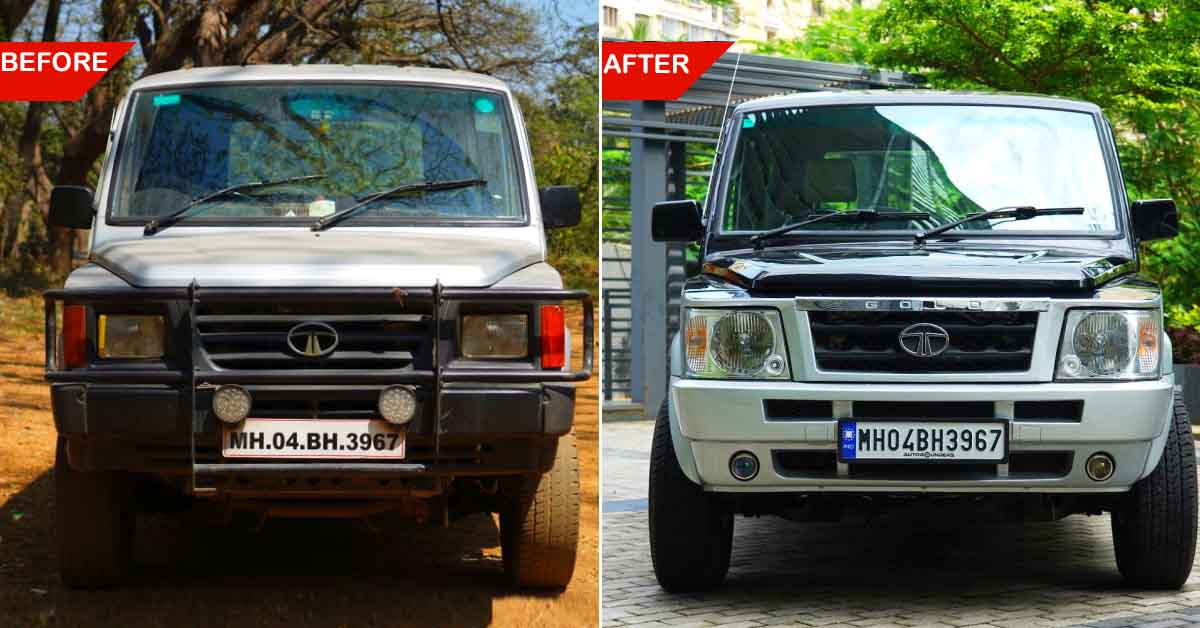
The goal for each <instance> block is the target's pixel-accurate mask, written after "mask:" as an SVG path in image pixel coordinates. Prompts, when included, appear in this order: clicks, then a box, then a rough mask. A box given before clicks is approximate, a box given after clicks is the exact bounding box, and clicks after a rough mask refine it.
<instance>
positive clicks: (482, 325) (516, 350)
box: [462, 314, 529, 358]
mask: <svg viewBox="0 0 1200 628" xmlns="http://www.w3.org/2000/svg"><path fill="white" fill-rule="evenodd" d="M462 355H463V357H464V358H523V357H525V356H527V355H529V316H527V315H525V314H466V315H464V316H463V317H462Z"/></svg>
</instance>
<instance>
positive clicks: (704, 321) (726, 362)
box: [683, 309, 790, 379]
mask: <svg viewBox="0 0 1200 628" xmlns="http://www.w3.org/2000/svg"><path fill="white" fill-rule="evenodd" d="M686 319H687V320H686V323H685V325H684V339H683V342H684V353H685V358H686V362H687V373H688V375H690V376H692V377H712V378H739V379H751V378H754V379H788V378H789V377H790V375H789V373H788V363H787V357H785V356H786V354H787V351H786V349H785V344H784V341H783V326H782V325H781V324H780V320H779V313H778V312H774V311H765V310H717V309H688V310H686Z"/></svg>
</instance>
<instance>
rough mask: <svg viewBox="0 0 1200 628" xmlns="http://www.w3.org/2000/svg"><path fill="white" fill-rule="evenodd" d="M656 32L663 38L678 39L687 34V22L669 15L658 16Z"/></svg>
mask: <svg viewBox="0 0 1200 628" xmlns="http://www.w3.org/2000/svg"><path fill="white" fill-rule="evenodd" d="M658 32H659V34H660V35H661V36H662V38H663V39H668V40H669V39H679V38H681V37H685V36H687V23H686V22H682V21H680V20H676V19H672V18H669V17H660V18H658Z"/></svg>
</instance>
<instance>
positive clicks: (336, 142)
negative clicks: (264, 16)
mask: <svg viewBox="0 0 1200 628" xmlns="http://www.w3.org/2000/svg"><path fill="white" fill-rule="evenodd" d="M579 213H580V202H579V195H578V193H577V192H576V191H575V189H574V188H561V187H557V188H546V189H542V190H540V191H539V190H538V189H537V187H536V184H535V179H534V176H533V167H532V162H531V160H530V152H529V144H528V141H527V139H526V136H525V129H524V127H523V123H522V120H521V116H520V113H519V111H518V108H517V102H516V99H515V98H514V97H513V95H512V94H511V93H510V91H509V90H508V88H507V87H506V86H505V85H504V84H503V83H501V82H500V81H497V80H495V79H493V78H490V77H485V76H479V75H474V74H467V73H462V72H451V71H443V70H426V69H413V68H394V67H363V66H329V65H322V66H307V67H305V66H289V67H270V66H252V67H232V68H204V69H193V70H183V71H178V72H169V73H165V74H159V75H156V76H153V77H150V78H147V79H144V80H141V81H138V82H137V83H135V84H134V85H133V87H132V89H131V91H130V92H129V94H128V96H127V97H126V98H125V99H124V100H123V101H122V103H121V104H120V106H119V107H118V109H117V111H116V115H115V118H114V127H113V132H112V135H111V140H110V145H109V150H108V153H107V157H106V158H105V160H104V166H103V170H102V172H101V174H100V178H99V189H98V190H97V193H96V194H95V195H94V196H93V194H92V192H91V190H88V189H85V188H76V187H60V188H56V189H55V190H54V194H53V197H52V201H51V208H50V218H51V222H52V223H54V224H57V225H60V226H64V227H74V228H90V229H91V230H92V232H91V251H90V255H89V258H88V262H87V263H86V264H85V265H83V266H82V267H80V268H79V269H77V270H75V272H73V273H72V274H71V276H70V277H69V278H68V280H67V282H66V286H65V287H64V288H63V289H61V290H52V291H50V292H48V293H46V338H47V346H46V378H47V379H48V380H49V381H50V382H51V392H52V401H53V407H54V420H55V424H56V426H57V428H58V433H59V444H58V459H57V462H56V465H55V486H56V495H57V508H56V510H57V517H58V533H57V539H58V543H59V562H60V568H61V572H62V576H63V580H64V581H65V582H66V583H67V584H69V585H72V586H83V587H91V586H102V585H111V584H114V583H116V582H118V581H120V580H121V578H122V577H123V576H124V575H125V574H126V572H127V571H128V567H129V559H130V545H131V539H132V536H133V533H134V520H135V516H136V513H137V512H138V511H139V510H151V509H157V510H164V509H166V510H175V509H178V508H181V507H189V506H191V505H194V504H195V502H207V503H208V504H209V505H210V506H211V507H215V508H219V509H224V510H226V511H234V510H247V511H251V512H253V513H256V514H258V515H260V516H262V517H269V516H297V515H299V516H339V517H346V516H354V517H367V516H371V515H374V514H376V513H380V512H384V511H393V512H398V513H400V514H401V515H405V516H408V517H411V518H414V519H417V520H419V521H428V522H431V523H435V524H439V525H446V524H447V523H448V522H449V521H451V520H453V519H456V518H458V517H461V516H464V515H466V514H470V513H473V512H496V513H499V515H500V528H501V529H500V533H501V534H500V536H501V544H502V549H503V558H504V568H505V571H506V572H507V573H508V575H509V576H510V577H511V579H512V580H513V581H514V582H515V583H517V584H519V585H526V586H538V587H563V586H566V584H567V582H568V581H569V580H570V579H571V574H572V571H573V569H574V564H575V552H576V539H577V536H578V525H579V468H578V462H577V458H576V447H575V438H574V434H573V433H572V432H571V425H572V421H573V409H574V399H575V389H574V384H573V383H572V382H578V381H582V380H585V379H587V378H588V377H589V375H590V371H591V366H592V350H591V347H592V335H593V325H592V308H591V300H590V297H589V296H588V293H587V292H584V291H574V290H564V289H563V287H562V280H561V278H560V277H559V274H558V272H557V271H555V269H554V268H552V267H551V266H550V265H549V264H547V263H546V239H545V234H544V229H546V228H553V227H563V226H570V225H573V224H576V223H577V222H578V221H579ZM569 301H582V302H583V316H584V324H583V328H584V336H585V338H584V342H583V346H584V347H585V350H584V356H583V359H582V360H581V363H582V366H581V367H580V368H579V369H578V370H574V369H573V368H572V359H571V355H570V346H571V342H570V336H569V334H568V333H567V329H566V327H565V325H564V315H563V303H564V302H569Z"/></svg>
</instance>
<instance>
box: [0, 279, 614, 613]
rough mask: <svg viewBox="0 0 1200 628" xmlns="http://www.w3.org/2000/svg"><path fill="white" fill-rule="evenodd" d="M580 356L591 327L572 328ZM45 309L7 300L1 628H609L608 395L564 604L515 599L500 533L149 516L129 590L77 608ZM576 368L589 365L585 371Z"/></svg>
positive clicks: (494, 529)
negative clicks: (69, 574) (57, 461)
mask: <svg viewBox="0 0 1200 628" xmlns="http://www.w3.org/2000/svg"><path fill="white" fill-rule="evenodd" d="M569 322H570V324H571V325H572V327H573V333H574V338H575V347H574V351H575V355H576V356H578V355H580V353H581V345H580V339H581V338H582V333H581V332H580V330H579V328H580V317H579V315H578V313H576V315H575V316H573V317H571V320H570V321H569ZM42 346H43V345H42V334H41V310H40V300H35V299H21V300H12V299H6V298H5V297H3V296H0V626H22V627H23V626H43V625H50V626H122V627H124V626H169V627H171V628H180V627H183V626H221V625H238V626H284V625H286V626H289V627H298V626H408V625H412V626H484V625H495V626H587V625H594V624H595V623H596V622H597V619H598V612H599V611H598V605H597V604H598V602H597V600H598V586H599V584H598V583H599V565H598V558H599V552H598V548H599V516H598V504H599V486H598V481H599V480H598V464H599V460H598V456H599V414H598V403H597V380H596V378H595V377H593V378H592V379H591V380H590V381H589V382H588V383H587V384H585V385H582V386H581V387H580V389H579V391H578V398H577V405H576V415H575V430H576V433H577V434H578V437H579V454H580V463H581V464H580V467H581V474H582V477H581V488H582V491H581V496H580V498H581V501H582V510H581V519H580V539H579V560H578V563H577V564H576V567H575V576H574V579H573V580H572V581H571V584H570V586H569V587H567V589H566V591H564V592H562V593H557V594H546V595H531V594H529V593H527V592H522V591H518V590H515V589H513V588H512V587H510V586H508V585H507V584H506V583H505V582H504V579H503V574H502V570H501V562H500V540H499V530H498V522H497V521H496V520H495V518H494V517H490V516H483V515H475V516H472V517H468V518H466V519H463V520H461V521H458V522H457V523H453V524H451V526H450V527H449V528H448V529H443V528H436V527H424V526H417V525H415V524H403V523H401V524H388V525H385V526H383V527H378V526H377V528H378V529H377V530H376V531H372V530H371V529H370V528H368V527H367V526H366V525H365V524H364V523H363V522H361V521H356V520H276V519H273V520H270V521H268V522H267V523H266V524H265V526H263V528H262V529H261V530H257V531H256V530H255V529H254V528H255V526H254V522H252V521H251V522H240V521H238V520H236V519H235V523H234V524H232V525H229V526H222V525H219V524H212V523H208V522H205V521H202V520H199V519H197V518H194V517H193V518H189V517H166V516H159V515H143V516H141V517H140V518H139V520H138V532H137V541H136V549H135V555H136V567H135V570H134V574H133V577H132V580H131V582H130V583H129V584H128V585H127V586H125V587H124V588H122V589H119V590H113V591H100V592H76V591H71V590H68V589H65V588H64V587H63V586H62V584H61V583H60V581H59V578H58V574H57V570H56V563H55V549H54V546H55V544H54V538H53V536H54V529H53V528H54V525H53V520H54V492H53V477H52V471H51V469H52V466H53V464H54V443H55V432H54V424H53V420H52V418H51V413H50V400H49V395H48V387H47V385H46V384H45V383H44V382H43V381H42ZM576 361H578V358H576Z"/></svg>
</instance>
